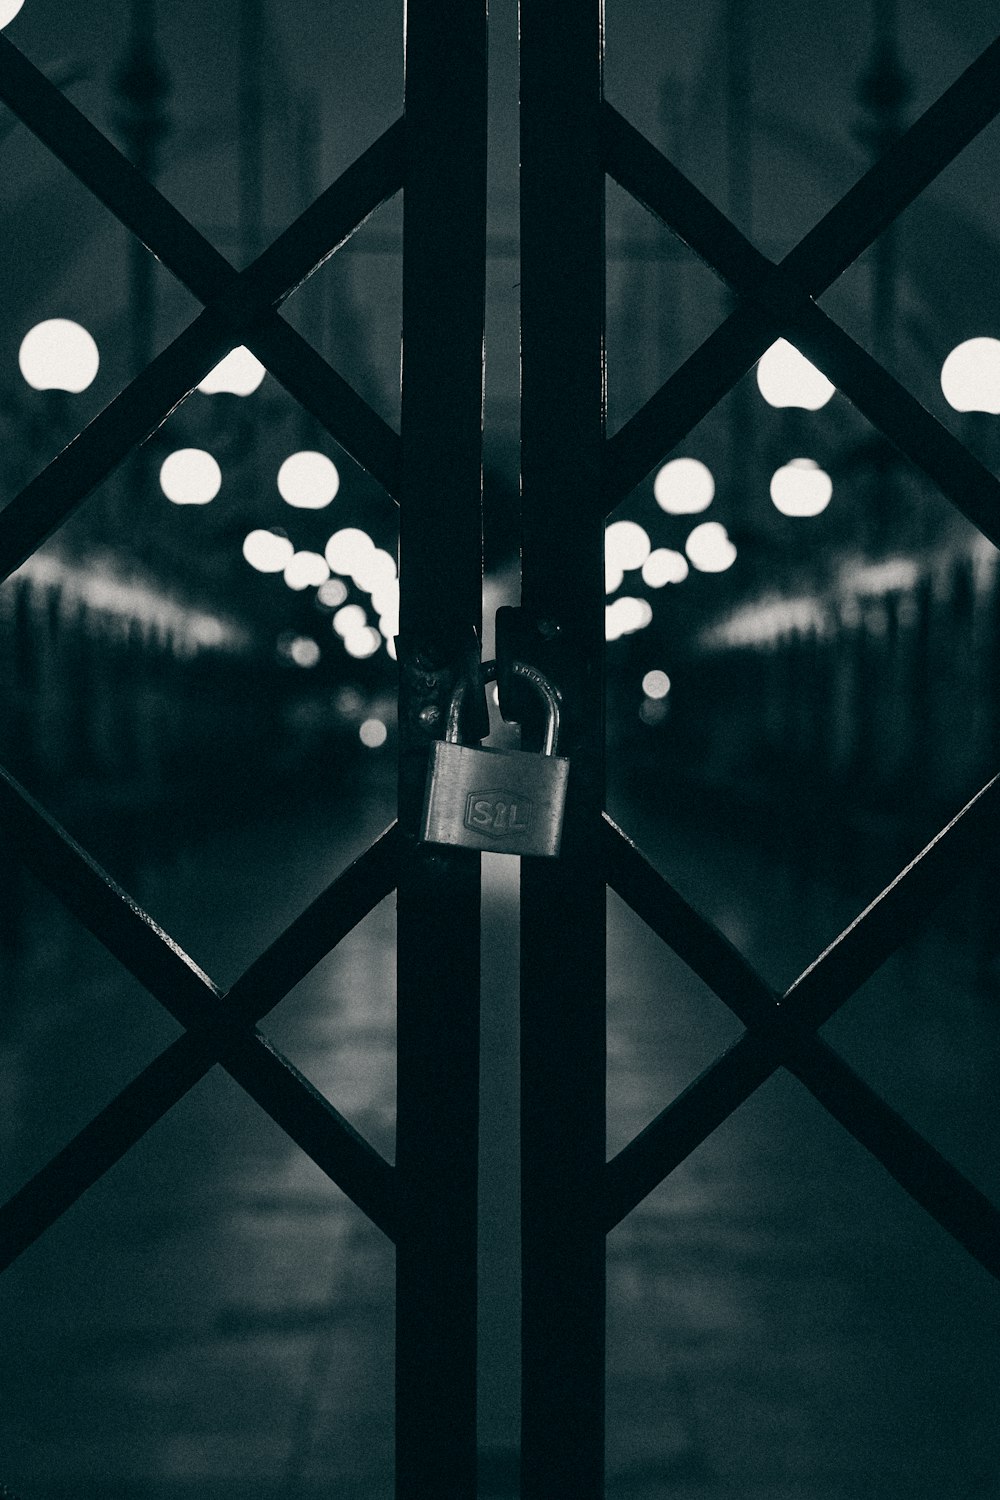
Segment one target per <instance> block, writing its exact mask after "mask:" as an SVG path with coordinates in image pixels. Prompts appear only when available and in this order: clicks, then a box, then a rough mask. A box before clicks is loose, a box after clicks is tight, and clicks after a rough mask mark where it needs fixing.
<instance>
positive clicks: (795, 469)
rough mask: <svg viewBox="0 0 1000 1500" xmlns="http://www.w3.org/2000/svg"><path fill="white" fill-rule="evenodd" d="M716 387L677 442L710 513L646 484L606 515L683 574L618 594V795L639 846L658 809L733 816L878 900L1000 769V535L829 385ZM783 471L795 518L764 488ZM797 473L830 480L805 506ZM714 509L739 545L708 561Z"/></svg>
mask: <svg viewBox="0 0 1000 1500" xmlns="http://www.w3.org/2000/svg"><path fill="white" fill-rule="evenodd" d="M729 400H730V401H731V402H732V405H731V406H730V407H729V408H728V409H727V408H725V407H724V405H720V407H719V408H718V409H717V411H716V413H714V414H713V417H714V419H715V421H716V423H717V426H716V428H715V430H714V436H713V431H712V429H710V428H709V425H708V422H707V421H706V423H704V424H702V425H700V426H699V427H698V428H696V429H695V430H694V431H693V432H692V434H691V435H690V437H689V439H688V440H687V441H686V443H685V444H684V445H683V446H682V447H679V448H678V449H677V450H675V453H674V454H673V455H671V458H676V457H681V456H683V457H685V458H694V457H697V458H698V459H699V460H700V461H702V462H706V463H708V466H709V467H710V468H711V469H712V470H713V472H714V474H715V497H714V499H713V500H712V501H711V504H710V505H709V506H708V508H707V509H705V510H704V511H703V512H699V513H697V514H690V515H688V514H683V515H680V516H671V515H664V514H663V513H662V512H661V511H660V510H659V508H658V506H657V504H656V500H655V489H656V485H655V481H654V483H650V482H649V481H646V482H645V484H644V485H643V486H642V487H640V489H638V490H637V491H636V492H635V493H634V495H633V496H632V497H630V499H629V500H628V501H627V502H626V503H625V504H624V505H623V506H622V507H621V508H620V509H619V511H618V512H617V513H616V516H615V518H614V519H615V520H620V519H626V520H629V521H631V522H636V523H638V524H639V525H640V526H642V527H643V529H644V530H645V531H646V533H647V536H648V539H649V542H650V544H651V546H652V548H653V550H654V557H655V555H656V554H657V553H658V552H659V553H660V554H661V555H662V553H663V552H664V551H671V552H674V553H675V554H678V555H679V559H675V560H679V566H680V569H681V571H683V568H684V565H685V559H684V554H685V553H687V554H688V558H687V561H688V563H689V572H688V574H687V576H686V577H684V578H683V579H682V581H680V582H678V583H667V584H665V585H663V586H660V587H654V586H653V584H652V583H650V582H647V579H646V577H645V576H644V574H643V571H642V570H640V569H638V568H635V569H633V570H630V571H626V573H625V575H624V578H623V580H622V582H621V584H620V586H619V588H618V590H617V591H616V593H615V594H613V595H609V604H610V606H611V611H612V613H611V614H609V626H610V627H615V628H610V629H609V634H610V636H612V637H614V636H615V635H616V633H617V630H616V627H617V625H618V624H622V626H623V630H622V633H621V634H620V635H618V638H617V639H614V638H612V639H610V640H609V644H608V648H607V650H608V655H607V662H608V733H609V747H610V752H611V753H610V756H609V767H610V774H611V778H612V780H611V787H612V792H611V795H612V803H611V809H612V812H613V811H614V808H615V807H616V806H619V807H620V808H621V810H622V813H621V816H622V821H623V823H624V825H625V826H626V827H628V828H630V829H638V830H639V836H640V841H641V842H643V843H646V842H648V838H647V833H646V829H647V826H651V827H653V828H655V826H656V824H657V823H658V822H660V821H665V820H669V821H670V823H671V824H680V825H681V826H684V827H686V828H688V829H689V830H690V831H691V832H692V833H694V832H695V831H696V830H697V829H699V828H700V829H701V830H702V834H703V836H704V838H705V839H706V841H707V842H708V843H709V844H711V843H713V842H715V841H718V840H719V839H720V838H721V839H723V841H724V842H729V841H730V835H731V834H732V833H733V832H734V830H735V833H736V842H737V844H738V843H740V842H741V841H743V840H744V839H753V840H760V841H762V842H763V843H764V844H765V845H766V846H767V847H768V848H769V849H770V850H771V852H772V854H773V855H774V856H775V858H776V859H777V860H778V861H779V862H781V863H784V864H786V865H789V866H790V867H791V868H792V869H793V870H795V871H797V872H798V873H797V874H796V875H795V876H793V881H794V880H798V879H801V878H802V876H803V875H807V876H808V880H809V882H812V883H815V882H819V883H820V884H821V885H822V884H824V883H825V884H826V885H827V886H828V887H829V888H831V889H837V888H838V887H840V888H842V889H844V890H846V891H851V890H852V889H853V890H855V891H856V892H858V893H860V894H864V895H865V896H866V897H870V896H871V895H874V894H875V893H876V892H877V891H878V890H879V889H881V887H882V885H884V884H886V883H887V882H888V880H889V879H891V878H892V877H893V876H894V875H895V874H896V872H897V871H898V869H899V868H901V866H902V864H903V863H905V859H906V858H909V857H911V856H912V854H913V853H915V852H916V851H917V850H918V849H919V848H921V847H922V846H923V844H924V843H925V842H926V841H927V840H928V839H929V838H930V837H931V836H932V835H933V834H934V833H935V832H936V831H937V829H938V828H939V827H940V826H941V824H942V823H943V822H944V821H945V820H946V817H948V816H950V815H952V814H953V813H954V812H955V811H957V809H958V808H959V807H960V806H962V805H963V803H964V802H965V801H966V800H967V799H968V798H969V797H970V796H971V795H972V794H973V793H974V792H975V791H976V790H978V788H979V787H980V786H981V785H983V784H984V783H985V781H986V780H987V779H988V778H989V776H990V775H992V774H993V772H994V770H995V761H996V749H997V743H998V742H997V728H996V716H995V713H994V711H993V709H992V707H991V704H992V702H993V698H994V696H995V692H994V689H995V676H996V662H997V654H996V641H997V629H998V627H997V609H998V597H1000V596H998V591H997V569H996V561H995V551H994V549H993V547H992V546H991V545H990V544H989V543H987V542H986V541H985V540H984V539H983V538H982V537H981V536H980V535H979V534H978V532H977V531H976V529H975V528H974V527H973V526H972V525H971V523H969V522H968V521H966V520H965V518H964V517H961V516H960V515H958V514H957V512H955V510H954V509H953V507H951V506H950V505H948V504H947V503H943V502H942V498H941V496H940V494H939V493H938V492H937V491H936V490H935V489H934V487H933V486H932V485H931V484H930V482H929V481H927V480H925V479H924V478H923V477H922V476H921V475H920V474H919V472H918V471H917V470H916V469H915V468H914V467H913V466H912V465H910V464H908V463H906V462H904V461H898V460H893V461H890V460H888V459H887V445H886V444H885V442H884V440H882V439H880V438H879V436H878V435H877V434H876V433H875V432H874V430H873V429H872V428H871V427H870V426H869V425H868V424H867V423H865V422H864V421H863V420H862V419H861V418H860V417H859V416H858V414H857V413H856V412H855V411H854V410H853V408H851V406H850V404H849V403H848V402H847V401H846V400H845V399H844V398H843V397H842V396H839V395H835V396H834V397H833V399H831V400H830V401H829V403H828V404H827V405H825V406H823V407H822V408H821V409H819V410H816V411H807V410H799V409H792V408H785V409H772V408H771V407H769V406H767V405H766V404H765V402H764V400H763V398H762V397H761V395H760V393H759V391H758V390H757V389H756V383H755V380H754V376H753V375H750V376H748V377H747V378H746V380H745V382H744V383H743V385H742V387H740V388H737V390H735V391H734V392H733V393H732V394H731V397H730V398H729ZM747 413H749V421H747V420H746V414H747ZM723 416H725V417H727V418H728V421H729V430H728V432H727V431H726V430H725V426H724V424H723V420H722V419H723ZM741 435H745V436H747V441H746V443H744V441H743V436H741ZM713 440H714V442H715V444H716V447H715V450H714V452H715V453H718V454H720V455H721V459H722V462H721V464H719V463H718V460H717V459H716V458H715V457H714V454H713V449H712V447H711V442H712V441H713ZM795 458H809V459H811V460H812V463H813V465H814V466H815V468H809V466H806V467H805V468H803V466H802V465H801V464H798V465H796V464H794V463H793V462H792V460H793V459H795ZM717 464H718V467H716V465H717ZM817 471H822V472H823V473H825V474H826V475H828V476H829V478H828V481H824V480H823V478H822V474H821V473H818V472H817ZM779 474H781V475H782V476H783V478H782V481H781V482H782V484H785V483H786V482H788V481H794V482H795V483H794V484H793V485H791V491H792V494H791V498H792V499H793V500H794V499H795V498H796V495H800V498H801V499H802V500H803V501H804V502H805V505H804V508H803V513H801V514H798V515H795V514H788V513H786V512H787V511H788V510H790V509H794V508H795V507H794V506H789V504H788V500H789V493H788V491H787V490H786V491H783V492H781V493H779V499H781V500H782V502H783V505H784V508H785V510H784V512H783V511H780V510H779V509H778V506H777V504H776V503H775V502H774V501H773V500H772V498H771V494H770V493H769V491H772V492H773V487H774V486H775V485H776V484H777V480H776V478H775V476H778V475H779ZM803 480H805V481H807V482H808V483H809V484H812V485H815V484H817V483H818V482H822V483H823V484H824V493H823V494H820V493H818V491H817V495H816V499H817V501H819V502H822V501H823V499H824V498H825V495H826V493H827V492H830V493H831V494H832V498H830V500H829V503H828V504H826V506H825V508H823V509H822V510H821V511H818V512H817V513H816V514H807V513H805V512H806V511H808V509H809V508H810V505H811V492H809V491H807V490H806V489H805V487H804V486H803V488H802V489H801V492H800V491H799V490H798V489H796V487H795V486H796V485H800V484H801V483H802V481H803ZM800 508H801V507H800ZM711 521H717V522H718V523H720V524H721V525H722V526H723V527H724V528H725V530H726V532H727V533H728V536H729V539H730V542H731V543H732V546H733V547H734V548H735V557H733V556H732V554H731V552H730V553H727V556H725V557H721V559H720V561H721V562H722V563H726V561H727V557H728V559H729V560H730V562H731V565H729V566H725V567H724V568H723V569H722V571H719V572H712V571H709V572H707V573H706V572H702V571H700V570H699V568H698V567H697V566H696V564H695V561H694V559H693V558H692V557H691V552H690V548H691V541H692V533H693V532H694V531H695V529H696V528H697V527H699V526H701V525H702V524H704V523H706V522H711ZM611 581H612V582H614V581H615V580H614V579H613V580H611ZM619 599H633V600H635V601H636V603H635V604H634V605H628V606H627V608H631V609H633V612H634V618H632V617H629V618H624V619H622V618H620V617H619V615H618V614H615V613H614V611H616V610H619V611H620V612H621V615H624V609H625V608H626V606H623V605H618V604H617V600H619ZM640 610H642V611H644V612H645V613H644V614H642V615H641V614H640ZM643 619H645V622H646V623H645V624H643ZM650 674H654V675H652V676H651V675H650ZM664 679H667V680H668V681H669V688H667V686H666V682H665V681H664ZM657 694H659V695H660V696H656V695H657ZM647 818H648V819H649V824H647V821H646V819H647ZM656 836H657V837H659V835H658V834H657V835H656ZM723 880H724V883H725V874H724V872H723ZM804 899H806V897H805V893H804V892H803V893H802V894H801V895H800V896H799V897H798V898H797V899H796V905H799V904H801V903H802V901H803V900H804ZM817 899H818V900H820V902H825V901H827V900H828V899H829V895H828V893H827V894H821V895H820V896H819V897H818V898H817ZM829 935H830V936H832V935H833V934H832V933H830V934H829ZM797 952H798V953H799V954H800V955H801V957H802V958H803V960H807V959H808V957H809V956H810V955H809V954H808V949H806V950H805V951H803V950H802V948H801V946H799V947H797ZM776 968H777V969H778V971H779V972H783V971H784V970H785V965H784V962H782V961H781V960H780V959H779V960H778V962H777V964H776ZM789 977H790V976H789Z"/></svg>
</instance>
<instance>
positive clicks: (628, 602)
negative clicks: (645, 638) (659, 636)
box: [604, 594, 653, 641]
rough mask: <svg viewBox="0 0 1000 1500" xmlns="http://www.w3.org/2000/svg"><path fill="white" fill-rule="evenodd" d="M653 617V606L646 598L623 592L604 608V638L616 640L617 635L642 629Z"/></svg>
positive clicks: (628, 633) (629, 633)
mask: <svg viewBox="0 0 1000 1500" xmlns="http://www.w3.org/2000/svg"><path fill="white" fill-rule="evenodd" d="M652 618H653V606H652V605H651V604H650V602H649V600H648V599H634V598H632V597H631V596H630V595H628V594H624V595H623V596H622V597H621V598H620V599H616V600H615V601H614V603H613V604H608V605H605V608H604V639H605V640H606V641H616V640H618V638H619V636H623V635H631V634H632V633H633V631H636V630H644V629H645V627H646V626H647V625H648V624H649V623H650V621H651V620H652Z"/></svg>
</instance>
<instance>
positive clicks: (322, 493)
mask: <svg viewBox="0 0 1000 1500" xmlns="http://www.w3.org/2000/svg"><path fill="white" fill-rule="evenodd" d="M339 489H340V475H339V474H338V473H337V466H336V464H335V463H334V462H333V461H332V460H331V459H329V458H327V456H326V454H325V453H314V452H312V451H311V450H310V449H307V448H306V449H303V450H302V451H301V452H300V453H292V454H289V456H288V458H286V459H285V461H284V463H283V464H282V465H281V468H280V469H279V470H278V493H279V494H280V496H281V498H282V500H284V501H285V502H286V504H288V505H294V506H295V507H296V508H297V509H298V510H322V509H323V507H324V506H325V505H329V504H330V501H331V500H332V499H333V497H334V496H335V495H336V493H337V491H338V490H339Z"/></svg>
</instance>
